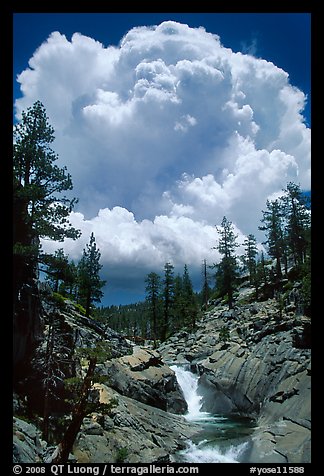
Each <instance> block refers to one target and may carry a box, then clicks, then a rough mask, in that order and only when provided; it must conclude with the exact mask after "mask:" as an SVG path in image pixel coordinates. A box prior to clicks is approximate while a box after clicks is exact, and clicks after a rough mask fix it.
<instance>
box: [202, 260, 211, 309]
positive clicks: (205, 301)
mask: <svg viewBox="0 0 324 476" xmlns="http://www.w3.org/2000/svg"><path fill="white" fill-rule="evenodd" d="M202 275H203V287H202V290H201V296H202V305H203V307H204V309H207V306H208V300H209V296H210V292H211V289H210V286H209V284H208V274H207V261H206V260H205V259H204V261H203V268H202Z"/></svg>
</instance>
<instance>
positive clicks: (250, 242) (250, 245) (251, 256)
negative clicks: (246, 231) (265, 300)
mask: <svg viewBox="0 0 324 476" xmlns="http://www.w3.org/2000/svg"><path fill="white" fill-rule="evenodd" d="M244 245H245V261H246V264H247V268H248V270H249V279H250V284H251V285H252V284H253V282H254V279H255V271H256V256H257V254H258V248H257V241H256V238H255V236H254V235H252V234H250V235H248V237H247V238H246V239H245V240H244Z"/></svg>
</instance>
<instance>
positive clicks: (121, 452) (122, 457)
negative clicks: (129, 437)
mask: <svg viewBox="0 0 324 476" xmlns="http://www.w3.org/2000/svg"><path fill="white" fill-rule="evenodd" d="M127 457H128V449H127V448H125V447H123V448H119V449H118V451H117V454H116V461H115V462H116V463H124V462H125V461H126V459H127Z"/></svg>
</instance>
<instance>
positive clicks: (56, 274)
mask: <svg viewBox="0 0 324 476" xmlns="http://www.w3.org/2000/svg"><path fill="white" fill-rule="evenodd" d="M43 261H45V263H46V265H47V269H46V273H47V278H46V280H47V281H48V282H49V285H50V286H51V288H52V289H53V291H54V292H56V293H57V292H58V290H59V285H60V283H62V282H64V281H65V279H66V277H67V276H68V273H69V271H68V270H69V258H68V256H67V255H65V253H64V251H63V248H60V249H58V250H56V251H55V253H54V255H45V256H44V259H43Z"/></svg>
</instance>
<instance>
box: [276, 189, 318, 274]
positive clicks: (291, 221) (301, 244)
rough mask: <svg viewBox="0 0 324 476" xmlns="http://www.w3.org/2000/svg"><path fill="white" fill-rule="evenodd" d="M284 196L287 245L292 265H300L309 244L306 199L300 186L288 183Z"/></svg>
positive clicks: (308, 213) (308, 218)
mask: <svg viewBox="0 0 324 476" xmlns="http://www.w3.org/2000/svg"><path fill="white" fill-rule="evenodd" d="M284 192H285V195H284V196H283V197H281V201H282V205H283V211H284V217H285V220H286V223H287V226H286V229H287V244H288V249H289V252H290V253H291V255H292V257H293V260H294V264H295V265H301V264H302V263H304V262H305V260H306V255H307V249H308V244H309V236H310V235H309V233H308V232H309V230H310V224H311V221H310V212H309V209H308V208H309V207H308V206H309V203H308V199H307V198H306V197H305V195H303V193H302V192H301V190H300V186H299V185H297V184H295V183H293V182H289V183H288V184H287V188H286V190H284Z"/></svg>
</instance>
